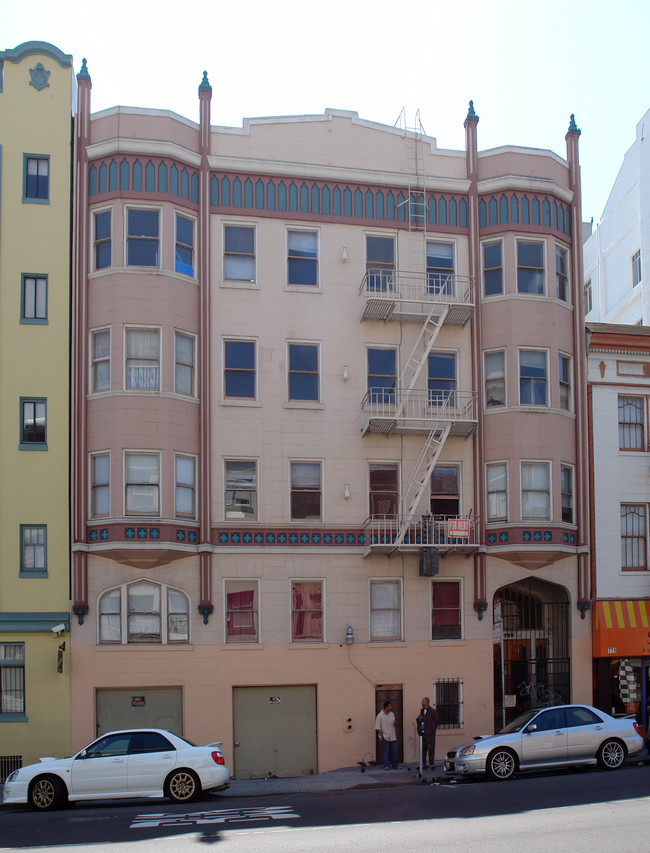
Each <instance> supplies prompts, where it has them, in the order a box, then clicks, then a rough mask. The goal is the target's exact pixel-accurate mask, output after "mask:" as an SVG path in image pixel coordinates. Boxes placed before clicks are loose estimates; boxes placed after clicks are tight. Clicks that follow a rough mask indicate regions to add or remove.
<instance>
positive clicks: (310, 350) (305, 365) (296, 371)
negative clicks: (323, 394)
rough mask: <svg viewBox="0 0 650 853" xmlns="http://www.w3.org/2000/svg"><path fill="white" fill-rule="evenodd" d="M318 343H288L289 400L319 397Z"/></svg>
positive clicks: (316, 398) (315, 400)
mask: <svg viewBox="0 0 650 853" xmlns="http://www.w3.org/2000/svg"><path fill="white" fill-rule="evenodd" d="M318 349H319V347H318V344H289V345H288V362H289V377H288V378H289V400H290V401H293V400H309V401H313V402H315V403H316V402H318V400H319V399H320V388H319V385H320V381H319V370H318V362H319V358H318Z"/></svg>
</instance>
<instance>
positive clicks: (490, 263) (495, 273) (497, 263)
mask: <svg viewBox="0 0 650 853" xmlns="http://www.w3.org/2000/svg"><path fill="white" fill-rule="evenodd" d="M501 251H502V248H501V242H497V243H483V293H484V294H485V296H496V295H497V294H499V293H503V261H502V259H501Z"/></svg>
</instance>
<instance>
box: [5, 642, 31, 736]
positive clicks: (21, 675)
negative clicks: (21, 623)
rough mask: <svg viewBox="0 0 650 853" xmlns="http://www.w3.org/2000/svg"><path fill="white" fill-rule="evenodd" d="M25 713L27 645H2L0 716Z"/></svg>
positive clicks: (6, 716)
mask: <svg viewBox="0 0 650 853" xmlns="http://www.w3.org/2000/svg"><path fill="white" fill-rule="evenodd" d="M24 713H25V644H24V643H0V715H2V717H4V718H5V719H7V718H8V716H9V715H10V714H21V715H24Z"/></svg>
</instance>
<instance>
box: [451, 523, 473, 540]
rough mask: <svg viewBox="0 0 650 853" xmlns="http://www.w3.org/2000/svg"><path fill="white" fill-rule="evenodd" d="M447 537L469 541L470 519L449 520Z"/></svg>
mask: <svg viewBox="0 0 650 853" xmlns="http://www.w3.org/2000/svg"><path fill="white" fill-rule="evenodd" d="M447 536H449V537H450V538H452V537H453V538H454V539H469V519H468V518H449V519H447Z"/></svg>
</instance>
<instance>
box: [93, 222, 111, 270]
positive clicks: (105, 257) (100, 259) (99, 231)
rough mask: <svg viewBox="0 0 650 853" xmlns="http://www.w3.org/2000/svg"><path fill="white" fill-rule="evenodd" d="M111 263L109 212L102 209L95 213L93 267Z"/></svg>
mask: <svg viewBox="0 0 650 853" xmlns="http://www.w3.org/2000/svg"><path fill="white" fill-rule="evenodd" d="M110 265H111V212H110V210H102V211H101V212H100V213H96V214H95V269H96V270H101V269H105V268H106V267H110Z"/></svg>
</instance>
